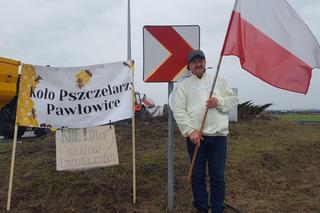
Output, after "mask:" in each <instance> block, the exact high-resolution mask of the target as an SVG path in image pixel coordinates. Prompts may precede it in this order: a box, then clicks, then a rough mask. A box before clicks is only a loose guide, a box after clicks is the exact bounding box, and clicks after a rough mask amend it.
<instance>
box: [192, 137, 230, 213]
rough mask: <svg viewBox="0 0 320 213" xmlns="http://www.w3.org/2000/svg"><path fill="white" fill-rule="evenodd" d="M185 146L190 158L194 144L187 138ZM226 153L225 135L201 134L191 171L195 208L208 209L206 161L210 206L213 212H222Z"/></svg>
mask: <svg viewBox="0 0 320 213" xmlns="http://www.w3.org/2000/svg"><path fill="white" fill-rule="evenodd" d="M187 147H188V153H189V156H190V159H192V156H193V152H194V149H195V144H194V143H192V142H191V141H190V138H187ZM226 155H227V137H226V136H203V140H202V141H201V145H200V148H199V150H198V154H197V158H196V160H195V164H194V167H193V171H192V181H191V182H192V193H193V199H194V202H193V205H194V207H195V208H197V209H208V207H209V206H208V192H207V185H206V163H207V161H208V173H209V176H210V207H211V209H212V211H213V212H214V213H220V212H223V208H224V207H223V203H224V197H225V182H224V169H225V164H226Z"/></svg>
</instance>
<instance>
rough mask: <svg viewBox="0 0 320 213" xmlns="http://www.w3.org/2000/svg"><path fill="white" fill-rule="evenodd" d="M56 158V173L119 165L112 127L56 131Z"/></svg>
mask: <svg viewBox="0 0 320 213" xmlns="http://www.w3.org/2000/svg"><path fill="white" fill-rule="evenodd" d="M56 158H57V161H56V162H57V170H58V171H61V170H76V169H89V168H95V167H103V166H111V165H115V164H119V158H118V151H117V143H116V138H115V133H114V126H100V127H95V128H83V129H64V130H63V131H62V130H58V131H57V132H56Z"/></svg>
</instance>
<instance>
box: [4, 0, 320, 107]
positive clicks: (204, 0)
mask: <svg viewBox="0 0 320 213" xmlns="http://www.w3.org/2000/svg"><path fill="white" fill-rule="evenodd" d="M288 2H289V3H290V4H291V6H292V7H293V8H294V9H295V10H296V11H297V12H298V14H299V15H300V16H301V17H302V19H303V20H304V21H305V22H306V23H307V25H308V26H309V28H310V29H311V31H312V32H313V34H314V35H315V37H316V38H317V40H318V41H319V40H320V25H319V20H320V1H319V0H303V1H301V0H288ZM233 3H234V1H233V0H215V1H213V0H198V1H191V0H175V1H173V0H162V1H152V0H131V24H132V26H131V28H132V59H134V60H135V63H136V69H135V85H136V89H137V90H138V91H140V92H141V93H146V94H147V96H149V97H150V98H151V99H153V100H154V101H155V102H156V104H158V105H163V104H165V103H167V87H168V86H167V84H166V83H158V84H151V83H148V84H147V83H143V80H142V78H143V77H142V76H143V75H142V72H143V71H142V64H143V61H142V59H143V50H142V45H143V38H142V28H143V26H144V25H178V24H179V25H183V24H187V25H190V24H195V25H199V26H200V31H201V33H200V34H201V39H200V40H201V49H202V50H203V51H204V52H205V53H206V56H207V65H208V66H216V64H217V62H218V56H219V54H220V51H221V46H222V43H223V40H224V36H225V32H226V28H227V24H228V21H229V18H230V13H231V11H232V8H233ZM0 20H1V27H0V56H2V57H7V58H12V59H16V60H20V61H22V62H24V63H30V64H35V65H47V64H50V65H51V66H60V67H61V66H83V65H92V64H100V63H108V62H114V61H122V60H126V58H127V0H109V1H108V0H92V1H88V0H68V1H62V0H28V1H21V0H20V1H18V0H10V1H4V0H1V8H0ZM213 71H214V70H210V72H213ZM221 74H222V75H223V76H224V77H225V78H226V79H227V81H228V83H229V85H230V86H231V87H235V88H238V89H239V99H240V102H244V101H247V100H252V101H254V102H255V103H256V104H265V103H273V104H274V106H273V107H272V108H273V109H319V108H320V70H319V69H314V70H313V76H312V80H311V84H310V88H309V92H308V94H307V95H303V94H297V93H293V92H288V91H284V90H281V89H277V88H275V87H272V86H270V85H268V84H266V83H265V82H263V81H261V80H259V79H257V78H255V77H254V76H252V75H251V74H249V73H248V72H246V71H244V70H242V69H241V67H240V64H239V60H238V58H236V57H234V56H228V57H224V58H223V62H222V66H221Z"/></svg>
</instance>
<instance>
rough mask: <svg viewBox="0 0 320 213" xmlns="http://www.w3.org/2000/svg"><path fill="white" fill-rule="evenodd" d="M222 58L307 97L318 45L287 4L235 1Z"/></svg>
mask: <svg viewBox="0 0 320 213" xmlns="http://www.w3.org/2000/svg"><path fill="white" fill-rule="evenodd" d="M221 54H222V55H235V56H237V57H239V59H240V63H241V67H242V68H243V69H245V70H247V71H248V72H250V73H251V74H253V75H254V76H256V77H258V78H260V79H261V80H263V81H265V82H267V83H269V84H271V85H273V86H275V87H278V88H281V89H285V90H290V91H294V92H299V93H304V94H306V93H307V91H308V88H309V84H310V79H311V74H312V69H314V68H320V45H319V43H318V42H317V40H316V39H315V37H314V35H313V34H312V33H311V31H310V30H309V28H308V27H307V25H306V24H305V23H304V22H303V21H302V19H301V18H300V17H299V15H298V14H297V13H296V12H295V11H294V10H293V8H292V7H291V6H290V5H289V4H288V2H287V1H286V0H236V2H235V6H234V9H233V12H232V15H231V19H230V23H229V27H228V31H227V34H226V38H225V41H224V45H223V48H222V53H221Z"/></svg>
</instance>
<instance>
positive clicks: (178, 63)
mask: <svg viewBox="0 0 320 213" xmlns="http://www.w3.org/2000/svg"><path fill="white" fill-rule="evenodd" d="M199 48H200V27H199V26H197V25H177V26H144V27H143V80H144V82H174V81H178V80H179V79H181V78H184V77H187V76H190V75H191V73H190V71H189V70H188V69H187V55H188V53H189V52H190V51H191V50H193V49H199Z"/></svg>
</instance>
